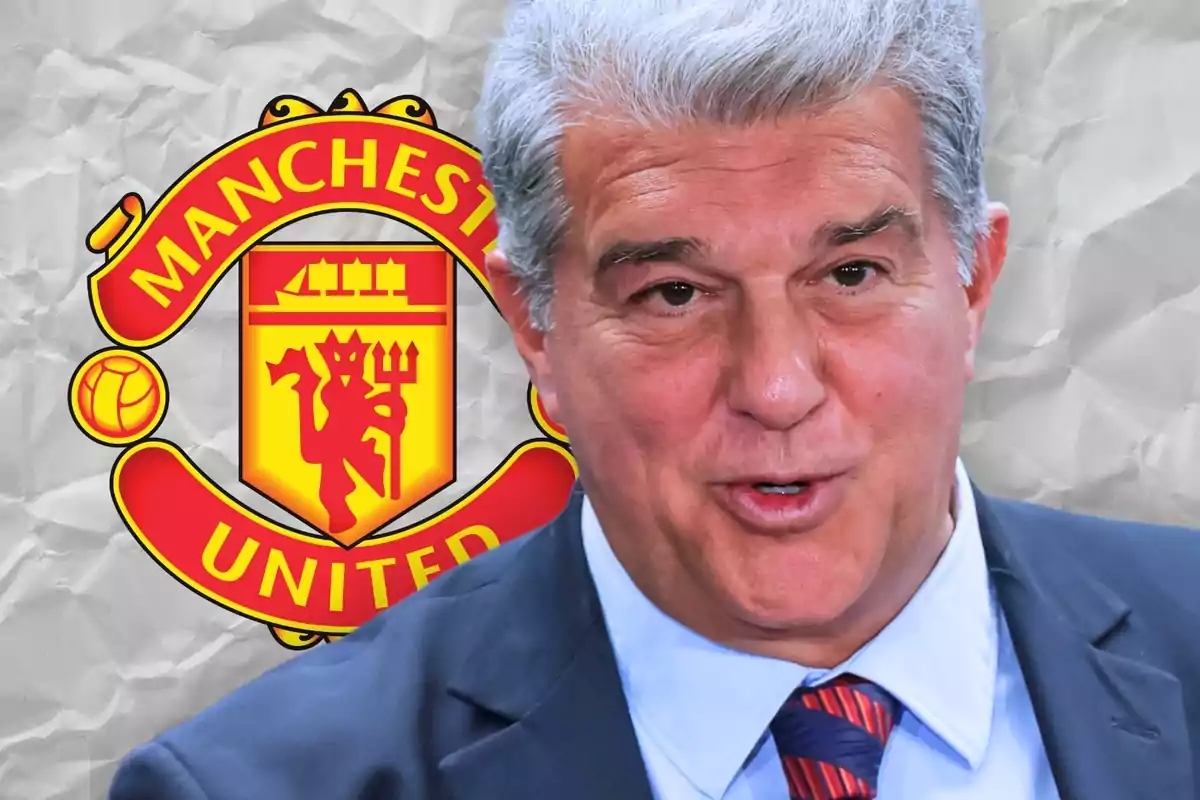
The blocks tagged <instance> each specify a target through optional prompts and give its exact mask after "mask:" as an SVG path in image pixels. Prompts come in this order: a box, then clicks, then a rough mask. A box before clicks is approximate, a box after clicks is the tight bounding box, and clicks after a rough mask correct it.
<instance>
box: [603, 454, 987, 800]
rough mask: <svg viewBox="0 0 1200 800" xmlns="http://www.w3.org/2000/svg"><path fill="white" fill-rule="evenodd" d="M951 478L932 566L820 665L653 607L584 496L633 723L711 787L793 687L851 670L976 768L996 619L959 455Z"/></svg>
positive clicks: (722, 783)
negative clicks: (726, 641) (735, 641)
mask: <svg viewBox="0 0 1200 800" xmlns="http://www.w3.org/2000/svg"><path fill="white" fill-rule="evenodd" d="M955 477H956V481H955V501H954V505H955V515H954V518H955V529H954V532H953V534H952V535H951V538H950V542H949V544H948V545H947V547H946V549H945V551H944V552H943V554H942V556H941V558H940V559H939V560H938V563H937V564H936V565H935V567H934V569H933V571H932V572H931V573H930V575H929V577H928V578H927V579H926V580H925V582H924V583H923V584H922V585H921V587H920V589H918V591H917V593H916V594H915V595H914V596H913V598H912V599H911V600H910V601H909V603H908V604H907V605H906V606H905V607H904V608H903V609H902V610H901V612H900V613H899V614H898V615H897V616H896V617H895V619H893V620H892V622H891V623H889V624H888V626H887V627H886V628H884V629H883V631H881V632H880V633H879V635H878V636H876V637H875V638H874V639H873V640H872V641H870V642H868V643H867V644H866V645H865V646H864V647H863V648H862V649H861V650H859V651H858V652H857V653H855V654H854V655H853V656H852V657H851V658H849V659H848V660H847V661H846V662H845V663H844V664H842V665H840V666H839V667H837V668H835V669H832V670H814V669H809V668H806V667H803V666H800V665H797V664H793V663H790V662H786V661H780V660H776V659H771V658H765V657H762V656H755V655H750V654H747V653H742V652H738V651H735V650H731V649H729V648H726V647H723V646H721V645H718V644H716V643H714V642H711V641H709V640H707V639H705V638H703V637H701V636H700V635H698V634H697V633H695V632H693V631H692V630H690V629H689V628H686V627H684V626H683V625H681V624H679V623H678V622H676V621H675V620H674V619H673V618H671V617H669V616H667V615H666V614H664V613H663V612H662V611H660V610H659V609H658V608H657V607H656V606H655V605H654V604H653V603H651V602H650V600H649V599H647V598H646V596H645V595H643V594H642V593H641V591H640V590H639V589H638V588H637V586H636V585H635V584H634V583H633V581H632V579H631V578H630V577H629V574H628V573H627V572H626V571H625V569H624V568H623V567H622V566H621V563H620V562H619V561H618V560H617V558H616V555H615V554H614V553H613V551H612V549H611V547H609V544H608V540H607V539H606V538H605V536H604V533H603V531H602V530H601V528H600V524H599V521H598V520H597V519H596V516H595V512H594V511H593V509H592V506H591V503H590V502H588V501H587V499H586V497H585V499H584V505H583V520H582V527H583V543H584V552H585V554H586V557H587V561H588V568H589V570H590V571H591V574H592V578H593V581H594V582H595V585H596V591H597V594H598V596H599V599H600V605H601V608H602V609H603V611H604V616H605V622H606V624H607V627H608V632H609V636H610V638H611V640H612V644H613V650H614V652H615V655H616V660H617V667H618V670H619V671H620V675H621V682H622V684H623V686H624V689H625V693H626V697H627V699H628V702H629V707H630V713H631V715H632V716H633V718H634V720H635V721H636V723H637V725H638V727H639V734H640V735H641V736H645V737H649V738H650V739H651V740H652V741H653V745H654V746H655V747H657V748H658V750H660V751H661V752H662V753H663V754H664V755H665V756H666V757H667V758H668V759H670V760H671V762H672V763H673V764H674V765H675V767H676V768H677V769H678V770H679V771H680V772H681V773H682V774H683V775H685V776H686V777H687V778H688V780H690V781H691V782H692V783H693V784H694V785H695V786H696V788H697V789H699V790H700V791H701V792H703V793H704V794H705V795H707V796H709V797H714V798H719V797H721V796H723V795H724V793H725V791H726V790H727V789H728V787H729V784H730V783H732V781H733V779H734V778H735V777H736V776H737V774H738V772H739V770H740V769H741V768H742V766H743V764H744V763H745V762H746V760H747V758H748V757H749V756H750V755H751V754H752V753H753V751H754V749H755V747H756V746H757V745H758V744H759V743H760V741H761V740H762V738H763V736H764V733H765V731H766V730H767V727H768V725H769V724H770V722H771V719H772V718H773V717H774V716H775V714H776V712H777V711H778V710H779V708H780V706H781V705H782V704H783V702H784V700H785V699H787V697H788V695H789V694H791V693H792V692H793V691H794V690H795V689H796V687H798V686H800V685H812V684H817V683H821V682H823V681H825V680H828V679H830V678H833V677H835V676H837V675H839V674H841V673H842V672H853V673H854V674H856V675H859V676H861V677H863V678H866V679H868V680H870V681H873V682H875V683H877V684H879V685H880V686H881V687H883V688H884V689H887V690H888V691H889V692H891V693H892V695H893V696H895V697H896V698H897V699H898V700H899V701H900V702H901V703H902V704H903V705H904V707H905V708H906V709H907V710H908V711H909V712H911V713H912V714H914V715H915V716H916V717H917V718H918V719H919V720H920V721H921V723H923V724H924V725H925V726H927V727H928V728H929V729H930V730H931V731H932V732H933V733H934V734H936V735H937V736H938V737H939V738H941V739H942V740H943V741H944V742H945V743H946V744H947V745H949V746H950V747H951V748H952V749H953V750H954V751H955V752H956V753H957V754H958V755H959V756H960V757H961V758H962V759H963V760H965V761H966V762H967V763H969V764H970V766H971V767H972V769H975V768H977V767H978V766H979V764H980V762H981V761H982V759H983V755H984V752H985V751H986V749H987V742H988V737H989V734H990V731H991V720H992V704H993V699H994V688H995V683H996V658H997V635H998V634H997V624H998V620H997V616H996V610H995V605H994V600H993V598H992V597H991V592H990V588H989V584H988V578H987V564H986V561H985V558H984V551H983V543H982V540H981V537H980V533H979V524H978V519H977V517H976V513H975V499H974V496H973V495H972V492H971V485H970V481H969V480H968V477H967V473H966V470H965V468H964V467H963V464H962V462H961V461H959V462H958V463H957V464H956V470H955ZM714 725H719V726H720V731H721V735H720V736H713V735H712V731H713V726H714Z"/></svg>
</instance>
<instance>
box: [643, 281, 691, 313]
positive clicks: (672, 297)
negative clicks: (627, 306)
mask: <svg viewBox="0 0 1200 800" xmlns="http://www.w3.org/2000/svg"><path fill="white" fill-rule="evenodd" d="M643 294H644V296H645V297H646V298H649V297H650V296H651V295H658V296H659V297H661V298H662V299H663V302H664V303H666V304H667V305H669V306H672V307H674V308H680V307H682V306H686V305H687V304H688V303H690V302H692V300H693V299H695V297H696V287H695V286H692V285H691V284H690V283H682V282H680V281H672V282H671V283H660V284H659V285H657V286H651V287H650V288H649V289H646V290H645V292H644V293H643Z"/></svg>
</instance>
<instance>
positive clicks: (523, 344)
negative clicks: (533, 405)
mask: <svg viewBox="0 0 1200 800" xmlns="http://www.w3.org/2000/svg"><path fill="white" fill-rule="evenodd" d="M484 271H485V272H486V273H487V279H488V282H489V283H490V284H491V286H492V297H494V298H495V300H496V305H497V306H498V307H499V309H500V314H501V315H502V316H503V317H504V321H505V322H507V323H508V327H509V328H511V329H512V333H513V341H514V342H515V343H516V345H517V353H518V354H520V356H521V360H522V361H524V362H525V368H526V369H527V370H528V371H529V378H530V380H532V381H533V385H534V386H536V387H537V390H538V397H539V399H540V400H541V401H542V405H543V406H544V407H545V409H546V413H547V414H548V415H549V416H550V418H551V419H557V418H558V416H557V415H558V397H557V394H556V392H555V384H554V374H553V370H552V369H551V366H550V358H549V354H548V353H547V350H546V345H547V337H546V334H545V333H544V332H543V331H539V330H537V328H535V327H534V325H533V319H532V317H531V316H530V314H529V304H528V303H527V302H526V301H525V296H524V294H523V293H522V292H521V286H520V282H519V281H518V280H517V278H516V276H514V275H513V272H512V265H511V264H510V263H509V260H508V257H507V256H505V255H504V253H503V252H502V251H501V250H499V249H496V250H492V251H491V252H490V253H488V254H487V257H486V258H485V260H484Z"/></svg>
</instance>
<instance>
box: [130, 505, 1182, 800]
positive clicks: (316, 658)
mask: <svg viewBox="0 0 1200 800" xmlns="http://www.w3.org/2000/svg"><path fill="white" fill-rule="evenodd" d="M976 498H977V503H978V511H979V515H980V526H981V530H982V533H983V538H984V545H985V549H986V552H987V559H988V564H989V568H990V573H991V577H992V580H993V581H994V583H995V586H996V591H997V594H998V597H999V600H1000V604H1001V606H1002V607H1003V609H1004V613H1005V615H1006V617H1007V620H1008V623H1009V627H1010V629H1011V633H1012V636H1013V640H1014V644H1015V646H1016V650H1017V654H1018V657H1019V659H1020V662H1021V666H1022V669H1023V671H1024V673H1025V675H1026V680H1027V682H1028V684H1029V690H1030V695H1031V697H1032V700H1033V704H1034V708H1035V711H1036V715H1037V718H1038V721H1039V725H1040V727H1041V731H1042V734H1043V737H1044V740H1045V744H1046V750H1047V754H1048V756H1049V759H1050V764H1051V766H1052V769H1053V772H1054V776H1055V778H1056V780H1057V783H1058V786H1059V791H1060V792H1061V794H1062V797H1063V799H1064V800H1185V798H1186V799H1188V800H1191V799H1192V798H1197V797H1200V795H1198V794H1197V791H1196V784H1195V783H1194V782H1193V774H1194V772H1195V771H1196V767H1197V765H1198V759H1200V532H1196V531H1192V530H1187V529H1183V528H1172V527H1165V526H1152V525H1144V524H1135V523H1126V522H1115V521H1110V520H1103V519H1098V518H1094V517H1086V516H1081V515H1075V514H1068V513H1064V512H1059V511H1052V510H1049V509H1045V508H1040V507H1037V506H1033V505H1028V504H1024V503H1016V502H1011V501H1004V500H997V499H992V498H989V497H986V496H984V495H981V494H980V493H979V492H978V491H976ZM579 501H580V495H579V493H578V490H577V491H576V493H575V494H573V495H572V499H571V501H570V502H569V503H568V505H567V508H566V510H565V511H564V512H563V514H562V515H561V516H560V517H559V518H558V519H557V520H556V521H555V522H553V523H552V524H550V525H549V526H547V527H546V528H543V529H541V530H539V531H536V532H534V533H532V534H530V535H528V536H526V537H523V538H522V539H520V540H518V541H516V542H513V543H511V544H508V545H504V546H501V547H499V548H497V549H496V550H493V551H491V552H490V553H487V554H485V555H481V556H479V557H478V558H476V559H474V560H472V561H470V562H468V563H467V564H464V565H462V566H460V567H456V568H455V569H454V570H452V571H451V572H449V573H447V574H446V575H444V576H442V577H440V578H438V579H437V580H436V581H434V582H433V583H432V584H431V585H430V586H428V587H426V588H425V589H423V590H422V591H420V592H418V593H417V594H415V595H413V596H412V597H410V598H408V599H406V600H404V601H403V602H401V603H399V604H398V605H396V606H394V607H393V608H391V609H389V610H387V611H385V612H383V613H381V614H380V615H379V616H377V617H376V618H375V619H374V620H372V621H371V622H369V623H368V624H366V625H365V626H363V627H362V628H360V629H359V630H358V631H356V632H355V633H354V634H353V635H351V636H348V637H346V638H344V639H342V640H341V641H339V642H337V643H335V644H332V645H325V646H322V647H319V648H317V649H315V650H312V651H308V652H306V653H304V654H301V655H299V656H297V657H296V658H294V659H292V660H291V661H289V662H287V663H285V664H283V665H281V666H279V667H277V668H275V669H273V670H271V671H270V672H268V673H266V674H265V675H263V676H262V677H260V678H258V679H256V680H254V681H252V682H250V683H249V684H247V685H246V686H244V687H242V688H241V689H239V690H237V691H235V692H233V693H232V694H231V695H229V696H227V697H226V698H225V699H223V700H222V701H220V702H219V703H217V704H216V705H214V706H212V707H211V708H209V709H208V710H206V711H204V712H202V713H201V714H199V715H198V716H196V717H194V718H192V719H191V720H190V721H188V722H185V723H184V724H182V725H180V726H179V727H176V728H174V729H173V730H170V731H168V732H166V733H164V734H162V735H161V736H160V737H158V738H157V739H156V740H154V741H153V742H151V743H149V744H147V745H144V746H142V747H140V748H138V749H137V750H135V751H134V752H132V753H131V754H130V755H129V756H128V758H127V759H126V760H125V761H124V762H123V763H122V765H121V766H120V768H119V770H118V772H117V775H116V778H115V780H114V782H113V784H112V788H111V794H110V800H385V798H386V799H387V800H391V799H392V798H404V800H418V799H421V798H439V799H440V798H447V799H451V798H453V800H484V799H485V798H486V799H487V800H560V799H561V800H650V798H651V794H650V788H649V782H648V779H647V776H646V771H645V768H644V766H643V763H642V759H641V755H640V751H639V748H638V744H637V739H636V736H635V734H634V731H633V727H632V725H631V723H630V719H629V712H628V709H627V705H626V702H625V698H624V695H623V692H622V688H621V683H620V678H619V676H618V674H617V669H616V665H615V661H614V657H613V652H612V648H611V645H610V643H609V639H608V636H607V633H606V631H605V628H604V623H603V620H602V617H601V613H600V607H599V603H598V601H597V598H596V595H595V591H594V589H593V587H592V583H591V578H590V576H589V574H588V570H587V564H586V561H585V559H584V554H583V546H582V540H581V534H580V522H579V510H580V502H579ZM714 735H719V734H714ZM1014 800H1019V799H1018V798H1014Z"/></svg>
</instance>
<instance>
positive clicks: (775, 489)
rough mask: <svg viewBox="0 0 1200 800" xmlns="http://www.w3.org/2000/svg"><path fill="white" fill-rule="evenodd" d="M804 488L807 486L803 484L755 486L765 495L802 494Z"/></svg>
mask: <svg viewBox="0 0 1200 800" xmlns="http://www.w3.org/2000/svg"><path fill="white" fill-rule="evenodd" d="M804 487H805V484H803V483H785V484H782V485H780V484H775V483H756V484H754V488H755V489H757V490H758V491H760V492H762V493H763V494H800V492H801V491H802V490H803V489H804Z"/></svg>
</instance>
